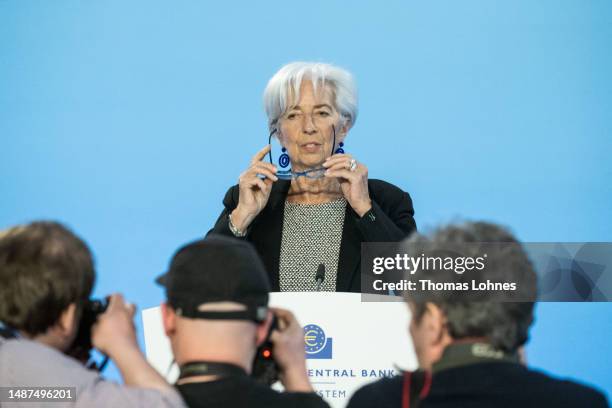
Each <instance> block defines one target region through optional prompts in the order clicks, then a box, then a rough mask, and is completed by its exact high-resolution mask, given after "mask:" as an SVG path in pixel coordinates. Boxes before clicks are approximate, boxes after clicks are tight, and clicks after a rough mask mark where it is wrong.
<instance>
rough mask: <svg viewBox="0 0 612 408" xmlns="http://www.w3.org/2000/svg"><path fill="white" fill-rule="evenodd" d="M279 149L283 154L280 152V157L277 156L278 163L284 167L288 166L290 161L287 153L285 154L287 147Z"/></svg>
mask: <svg viewBox="0 0 612 408" xmlns="http://www.w3.org/2000/svg"><path fill="white" fill-rule="evenodd" d="M281 150H282V152H283V154H281V155H280V157H279V158H278V165H279V166H281V167H282V168H283V169H284V168H286V167H287V166H289V163H291V159H290V158H289V155H288V154H287V149H285V148H284V147H283V148H282V149H281Z"/></svg>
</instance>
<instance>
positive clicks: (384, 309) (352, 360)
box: [142, 292, 417, 407]
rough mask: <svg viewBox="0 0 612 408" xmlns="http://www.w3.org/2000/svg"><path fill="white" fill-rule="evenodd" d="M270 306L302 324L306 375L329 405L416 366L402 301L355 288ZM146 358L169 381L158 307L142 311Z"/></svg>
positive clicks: (286, 295)
mask: <svg viewBox="0 0 612 408" xmlns="http://www.w3.org/2000/svg"><path fill="white" fill-rule="evenodd" d="M270 305H271V306H276V307H282V308H285V309H289V310H291V311H293V313H295V315H296V316H297V318H298V320H299V322H300V324H302V326H303V327H304V347H305V350H306V356H307V358H308V359H307V365H308V375H309V377H310V380H311V382H312V384H313V386H314V388H315V389H316V391H317V393H319V395H321V396H322V397H323V398H325V400H326V401H328V402H329V404H330V405H331V406H332V407H343V406H345V405H346V403H347V402H348V399H349V398H350V397H351V395H352V394H353V392H355V391H356V390H357V389H358V388H359V387H360V386H362V385H364V384H366V383H368V382H371V381H374V380H376V379H378V378H381V377H382V376H391V375H395V374H396V373H397V372H398V367H400V368H402V369H415V368H416V367H417V362H416V357H415V355H414V350H413V347H412V341H411V340H410V336H409V334H408V323H409V318H410V317H409V311H408V308H407V307H406V306H405V304H404V303H403V302H376V303H375V302H362V301H361V295H360V294H358V293H330V292H322V293H319V292H282V293H272V294H271V295H270ZM142 319H143V325H144V335H145V347H146V353H147V359H148V360H149V362H150V363H151V364H152V365H153V366H154V367H155V368H156V369H157V370H158V371H159V372H160V373H161V374H162V375H163V376H165V377H166V378H167V379H168V380H169V381H171V382H174V381H175V379H176V377H177V375H178V369H177V367H176V366H174V367H173V368H172V370H169V368H170V367H171V365H172V352H171V350H170V343H169V342H168V340H167V338H166V336H165V335H164V331H163V326H162V322H161V316H160V309H159V307H155V308H150V309H145V310H143V312H142Z"/></svg>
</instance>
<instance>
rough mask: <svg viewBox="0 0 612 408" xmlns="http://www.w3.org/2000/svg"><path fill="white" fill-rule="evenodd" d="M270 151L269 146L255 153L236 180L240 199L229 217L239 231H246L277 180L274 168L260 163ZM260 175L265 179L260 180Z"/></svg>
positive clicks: (262, 162)
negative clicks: (246, 167) (249, 163)
mask: <svg viewBox="0 0 612 408" xmlns="http://www.w3.org/2000/svg"><path fill="white" fill-rule="evenodd" d="M270 149H271V146H270V145H267V146H266V147H264V148H263V149H261V150H260V151H259V152H257V154H255V156H253V159H251V165H250V166H249V168H248V169H246V170H245V171H244V172H243V173H242V174H241V175H240V178H239V179H238V187H239V189H240V198H239V200H238V206H237V207H236V208H235V209H234V211H232V213H231V215H230V217H231V220H232V224H234V226H235V227H236V228H238V229H239V230H240V231H246V229H247V228H248V227H249V225H250V224H251V222H252V221H253V219H254V218H255V217H256V216H257V215H258V214H259V213H260V212H261V210H263V209H264V207H265V206H266V204H267V203H268V198H269V197H270V191H272V183H273V182H275V181H277V180H278V177H276V167H275V166H274V165H273V164H270V163H266V162H264V161H262V160H263V158H264V157H266V154H268V152H269V151H270ZM260 175H263V176H265V178H264V179H262V178H260Z"/></svg>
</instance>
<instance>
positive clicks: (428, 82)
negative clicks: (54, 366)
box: [0, 0, 612, 393]
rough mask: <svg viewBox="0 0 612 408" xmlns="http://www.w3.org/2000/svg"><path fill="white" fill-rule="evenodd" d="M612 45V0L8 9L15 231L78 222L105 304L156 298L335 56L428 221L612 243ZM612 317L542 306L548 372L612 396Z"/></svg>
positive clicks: (22, 0) (4, 181) (366, 151)
mask: <svg viewBox="0 0 612 408" xmlns="http://www.w3.org/2000/svg"><path fill="white" fill-rule="evenodd" d="M611 50H612V3H611V2H609V1H604V0H602V1H595V0H592V1H587V0H567V1H560V0H554V1H552V0H551V1H547V0H541V1H533V0H514V1H507V2H492V1H488V0H481V1H475V0H473V1H461V2H458V1H455V0H449V1H429V2H416V1H385V2H379V3H378V5H374V4H373V3H370V4H368V5H365V4H357V2H348V1H344V2H340V1H338V2H331V1H319V0H314V1H309V2H293V3H292V2H286V1H269V2H243V3H239V2H204V1H173V2H156V1H150V0H147V1H130V2H125V1H120V0H114V1H67V0H66V1H63V0H54V1H43V0H41V1H26V0H0V194H1V195H0V227H7V226H9V225H12V224H15V223H21V222H26V221H30V220H34V219H39V218H52V219H58V220H62V221H64V222H66V223H67V224H68V225H70V226H71V227H73V228H74V229H75V230H76V231H77V232H78V233H79V234H81V235H82V236H84V237H85V238H86V240H87V241H88V242H89V244H90V245H91V247H92V248H93V250H94V251H95V254H96V258H97V266H98V272H99V278H98V282H97V286H96V289H95V292H96V294H97V295H98V296H102V295H104V294H107V293H109V292H112V291H117V290H118V291H121V292H123V293H124V294H125V295H126V296H127V297H128V298H129V299H130V300H132V301H134V302H136V303H137V304H138V305H139V307H141V308H146V307H151V306H154V305H156V304H158V303H159V302H160V301H161V300H162V291H161V290H160V289H159V288H157V287H156V286H155V285H154V284H153V283H152V281H153V277H154V276H155V275H156V274H158V273H160V272H162V271H163V270H164V268H165V267H166V265H167V262H168V260H169V258H170V257H171V255H172V253H173V251H174V250H175V249H176V248H177V247H178V246H179V245H180V244H182V243H184V242H186V241H188V240H191V239H195V238H198V237H201V236H202V235H203V234H204V233H205V232H206V231H207V230H208V229H209V228H210V227H211V225H212V224H213V222H214V220H215V219H216V217H217V215H218V214H219V212H220V210H221V199H222V197H223V194H224V193H225V191H226V189H227V188H228V187H229V186H230V185H231V184H233V183H235V181H236V180H237V177H238V175H239V173H240V172H241V171H242V170H243V169H244V168H245V167H246V165H247V163H248V160H249V158H250V156H251V155H252V154H254V152H255V151H257V150H258V149H260V148H261V147H262V146H263V145H264V144H265V143H266V138H267V132H266V130H267V129H266V120H265V116H264V114H263V109H262V102H261V95H262V91H263V88H264V86H265V84H266V82H267V80H268V79H269V78H270V76H271V75H272V74H273V73H274V72H275V71H276V70H277V69H278V68H279V67H280V66H281V65H283V64H285V63H287V62H290V61H293V60H320V61H327V62H332V63H336V64H338V65H341V66H344V67H346V68H348V69H349V70H351V71H352V72H353V73H354V74H355V76H356V78H357V81H358V84H359V87H360V108H361V114H360V117H359V119H358V121H357V123H356V126H355V128H354V129H353V130H352V132H351V134H350V135H349V137H348V139H347V146H346V148H347V151H349V152H351V153H353V154H354V155H355V156H356V157H357V158H358V159H360V160H361V161H363V162H364V163H365V164H366V165H367V166H368V167H369V169H370V175H371V177H374V178H381V179H385V180H388V181H390V182H393V183H395V184H397V185H399V186H400V187H402V188H403V189H405V190H407V191H409V192H410V193H411V195H412V196H413V198H414V204H415V208H416V220H417V223H418V225H419V228H420V229H421V230H423V229H425V228H427V227H431V226H434V225H436V224H439V223H442V222H449V221H453V220H457V219H466V218H467V219H486V220H492V221H496V222H499V223H502V224H505V225H508V226H510V227H511V228H512V229H513V230H514V231H515V232H516V234H517V235H518V237H519V238H521V239H523V240H525V241H612V223H611V203H612V183H611V182H610V179H611V178H612V164H611V162H612V161H611V160H610V153H611V152H612V137H611V136H612V132H611V131H612V115H611V112H612V80H611V79H610V73H611V72H612V52H611ZM611 312H612V305H610V304H542V305H539V306H538V309H537V323H536V325H535V327H534V329H533V332H532V338H533V339H532V341H531V343H530V345H529V347H528V355H529V359H530V361H531V363H532V365H534V366H535V367H542V368H545V369H546V370H550V372H553V373H556V374H559V375H561V376H570V377H574V378H579V379H582V380H584V381H587V382H589V383H591V384H595V385H597V386H599V387H601V388H603V389H605V390H606V391H607V392H608V393H610V392H611V391H612V375H610V367H611V366H612V348H611V347H610V343H609V336H610V335H611V334H612V319H611V318H610V315H611ZM109 374H110V376H112V377H115V378H116V377H117V372H116V371H115V370H114V369H111V370H110V371H109Z"/></svg>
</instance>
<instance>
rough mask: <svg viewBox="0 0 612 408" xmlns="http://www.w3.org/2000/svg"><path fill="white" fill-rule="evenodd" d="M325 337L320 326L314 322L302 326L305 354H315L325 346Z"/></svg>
mask: <svg viewBox="0 0 612 408" xmlns="http://www.w3.org/2000/svg"><path fill="white" fill-rule="evenodd" d="M326 342H327V337H325V332H324V331H323V329H322V328H320V327H319V326H317V325H316V324H309V325H306V326H304V345H305V346H306V347H305V349H306V354H315V353H318V352H319V351H321V349H322V348H323V347H325V343H326Z"/></svg>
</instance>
